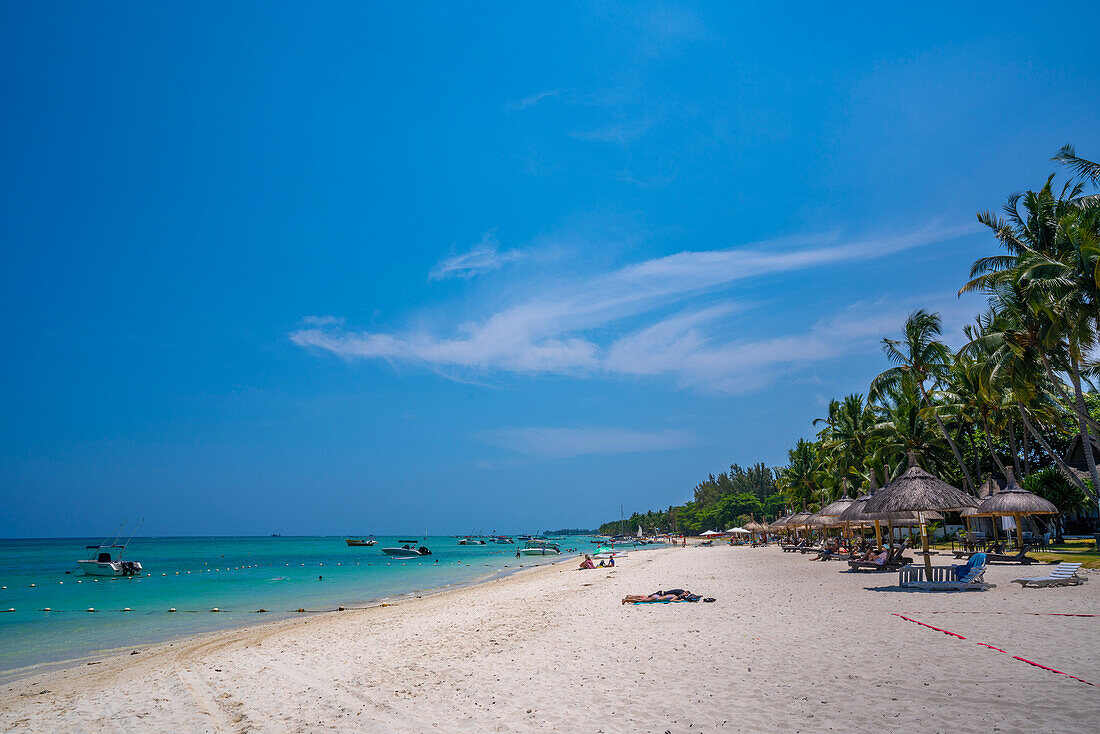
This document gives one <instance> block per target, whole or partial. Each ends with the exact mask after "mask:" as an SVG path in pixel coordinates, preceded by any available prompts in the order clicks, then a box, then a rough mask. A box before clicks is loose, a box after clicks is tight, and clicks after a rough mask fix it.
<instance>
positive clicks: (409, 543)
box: [382, 540, 432, 559]
mask: <svg viewBox="0 0 1100 734" xmlns="http://www.w3.org/2000/svg"><path fill="white" fill-rule="evenodd" d="M398 542H400V543H404V545H402V546H401V547H399V548H398V547H394V548H383V549H382V552H383V553H385V554H386V555H387V556H390V557H391V558H401V559H405V558H421V557H423V556H430V555H431V554H432V552H431V551H430V550H428V549H427V548H426V547H425V546H423V545H421V546H420V547H419V548H417V547H415V546H416V544H417V543H418V542H420V541H417V540H401V541H398Z"/></svg>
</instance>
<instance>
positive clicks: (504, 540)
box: [490, 535, 515, 545]
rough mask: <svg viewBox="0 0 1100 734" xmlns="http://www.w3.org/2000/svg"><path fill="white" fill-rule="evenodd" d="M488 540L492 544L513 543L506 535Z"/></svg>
mask: <svg viewBox="0 0 1100 734" xmlns="http://www.w3.org/2000/svg"><path fill="white" fill-rule="evenodd" d="M490 540H491V541H493V542H494V543H504V544H506V545H512V544H513V543H514V542H515V541H513V540H512V539H511V538H509V537H508V536H507V535H498V536H496V537H495V538H490Z"/></svg>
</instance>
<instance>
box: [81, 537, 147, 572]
mask: <svg viewBox="0 0 1100 734" xmlns="http://www.w3.org/2000/svg"><path fill="white" fill-rule="evenodd" d="M84 547H85V548H86V549H87V550H90V551H94V552H93V553H92V556H91V558H87V559H85V560H82V561H77V562H76V565H78V566H80V570H81V571H83V572H84V574H85V575H87V576H137V575H139V574H140V573H141V564H140V563H138V562H137V561H124V560H122V552H123V551H124V550H126V546H124V545H87V546H84Z"/></svg>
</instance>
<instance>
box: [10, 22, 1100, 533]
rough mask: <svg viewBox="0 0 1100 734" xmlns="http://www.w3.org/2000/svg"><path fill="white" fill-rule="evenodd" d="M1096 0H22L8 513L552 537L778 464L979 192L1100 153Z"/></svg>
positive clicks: (45, 521) (933, 286)
mask: <svg viewBox="0 0 1100 734" xmlns="http://www.w3.org/2000/svg"><path fill="white" fill-rule="evenodd" d="M1097 15H1098V13H1097V11H1096V10H1094V9H1092V8H1091V6H1087V5H1082V6H1079V7H1078V8H1076V9H1075V10H1074V11H1072V12H1069V11H1062V12H1059V13H1043V14H1037V13H1035V12H1034V6H1033V5H1032V4H1026V5H1025V4H1011V3H1010V4H1005V3H997V4H991V5H989V6H984V7H983V6H979V5H973V6H971V5H969V4H956V5H953V6H950V7H949V8H948V7H942V8H938V9H937V8H926V9H922V10H921V11H920V12H917V11H916V10H911V9H901V10H899V9H897V8H886V7H867V6H864V7H860V8H853V9H848V8H844V7H838V6H835V5H830V6H821V5H820V4H807V5H805V6H804V7H802V8H797V9H785V10H782V11H772V12H769V11H764V10H759V9H753V8H745V7H737V6H735V5H734V4H731V3H714V4H700V5H681V4H675V5H673V4H641V5H636V4H629V5H616V4H613V3H606V4H566V3H554V4H550V5H546V6H541V7H530V6H528V5H527V4H515V5H511V6H510V5H502V4H500V3H490V4H474V3H461V4H457V3H456V4H442V3H441V4H436V5H426V6H424V5H422V6H418V7H416V8H402V7H387V6H382V5H368V4H366V3H348V4H339V3H324V4H310V5H300V4H280V3H266V2H265V3H252V4H246V3H240V4H233V5H232V7H225V6H223V4H216V3H211V4H201V3H194V4H187V5H186V6H182V5H178V4H164V3H146V4H141V5H131V6H126V7H112V8H109V9H107V8H105V7H104V6H101V5H100V6H94V5H93V6H89V5H87V4H84V3H54V4H17V3H7V4H5V5H4V6H3V7H2V8H0V36H2V41H3V43H2V45H0V61H2V68H3V69H4V71H3V73H2V75H0V84H2V85H3V99H4V105H3V107H2V109H0V133H2V135H0V156H2V161H3V166H2V168H0V170H2V172H3V173H2V175H0V188H2V190H0V194H2V196H0V207H2V215H0V242H2V248H3V250H2V262H0V309H2V313H3V317H4V324H5V339H4V342H5V350H4V352H5V356H4V359H3V360H0V413H2V415H3V416H4V420H3V422H2V424H0V503H2V510H3V512H0V536H62V535H78V534H85V533H87V534H92V535H96V534H102V533H103V532H106V531H107V530H109V529H110V528H111V527H114V526H115V525H116V524H117V522H118V521H119V520H120V519H121V518H123V517H130V518H131V522H134V521H136V519H137V518H141V517H144V518H145V525H144V529H143V532H148V533H152V534H231V533H241V534H255V533H267V532H271V531H273V530H280V531H282V532H283V533H285V534H291V533H303V534H304V533H343V532H377V533H383V532H386V531H393V532H400V531H414V530H424V529H426V530H428V531H429V532H440V533H457V532H469V531H472V530H474V529H477V528H481V529H484V530H486V531H488V530H492V529H497V530H500V531H511V532H521V531H533V530H537V529H539V528H550V527H557V526H562V525H570V526H575V525H594V524H597V523H598V522H600V521H601V520H606V519H610V518H613V517H616V516H617V515H618V512H619V505H620V504H622V505H624V507H625V508H626V511H627V512H630V511H631V510H644V509H647V508H650V507H658V506H667V505H669V504H675V503H680V502H682V501H684V500H685V499H687V498H688V497H689V496H690V492H691V489H692V487H693V486H694V484H695V483H696V482H697V481H698V480H699V479H701V478H703V477H705V476H706V474H707V473H709V472H717V471H720V470H722V469H723V468H725V467H727V466H728V465H729V464H730V463H731V462H739V463H742V464H747V463H752V462H755V461H766V462H768V463H769V464H776V463H781V462H782V461H783V460H784V458H785V454H786V449H787V448H788V447H789V446H790V445H791V444H792V443H793V442H794V441H795V440H797V438H799V437H800V436H805V435H809V434H810V433H811V425H810V422H811V420H812V419H813V418H814V417H816V416H819V415H821V414H822V412H823V407H824V403H825V402H826V401H827V400H828V399H829V398H830V397H833V396H841V395H844V394H846V393H849V392H853V391H858V392H863V391H865V389H866V385H867V382H868V380H869V378H870V377H871V376H872V375H874V374H875V373H876V372H878V371H880V370H881V369H882V368H883V365H884V363H883V359H882V357H881V355H880V352H879V348H878V340H879V339H880V338H881V337H882V336H884V335H888V334H892V333H893V332H894V331H896V330H897V327H898V325H899V324H900V323H901V321H902V320H903V319H904V317H905V314H906V313H907V312H908V311H910V310H912V309H914V308H917V307H927V308H931V309H934V310H938V311H940V312H942V313H943V315H944V318H945V322H946V323H947V324H948V325H949V326H950V328H951V329H952V330H953V331H957V329H958V327H959V325H961V324H962V323H964V322H965V321H967V320H968V319H969V318H970V316H971V315H972V314H973V313H975V312H976V311H977V310H978V309H979V307H980V303H979V302H977V301H975V300H973V299H969V300H967V299H964V300H959V299H958V298H956V297H955V292H956V290H957V288H958V286H959V284H960V282H961V281H962V280H963V278H964V276H965V274H966V268H967V266H968V265H969V263H970V262H971V261H972V260H973V259H974V258H975V257H977V256H979V255H981V254H985V253H988V252H990V251H991V250H992V249H993V247H994V245H993V242H992V241H991V238H990V237H989V236H988V235H986V234H984V233H982V232H981V231H980V230H979V228H978V226H977V224H976V222H975V219H974V213H975V212H976V211H978V210H981V209H987V208H995V207H997V206H999V205H1000V203H1001V202H1002V201H1003V200H1004V198H1005V197H1006V196H1007V195H1008V194H1010V193H1011V192H1013V191H1017V190H1020V189H1023V188H1025V187H1029V186H1030V187H1034V186H1037V185H1039V184H1041V182H1042V180H1043V178H1044V177H1045V176H1046V175H1047V174H1048V173H1050V172H1052V171H1054V170H1055V165H1054V164H1053V163H1051V162H1050V161H1049V158H1050V156H1051V155H1052V154H1053V153H1054V152H1055V151H1056V150H1057V149H1058V148H1059V147H1060V146H1061V145H1062V144H1063V143H1066V142H1072V143H1074V144H1076V146H1077V148H1078V151H1079V152H1081V153H1082V154H1084V155H1086V156H1089V155H1091V156H1093V157H1095V156H1096V155H1100V135H1098V131H1100V75H1098V74H1097V71H1096V63H1095V58H1094V54H1092V52H1091V46H1090V44H1089V43H1088V42H1087V41H1088V38H1087V31H1086V30H1085V29H1089V28H1093V27H1096V25H1097V21H1098V20H1100V18H1098V17H1097ZM1074 29H1080V33H1081V37H1080V38H1074V37H1073V33H1074Z"/></svg>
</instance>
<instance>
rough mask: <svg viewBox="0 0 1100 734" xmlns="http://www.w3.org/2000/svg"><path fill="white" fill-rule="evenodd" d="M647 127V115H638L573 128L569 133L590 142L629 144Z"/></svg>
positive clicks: (648, 122)
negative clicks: (593, 126)
mask: <svg viewBox="0 0 1100 734" xmlns="http://www.w3.org/2000/svg"><path fill="white" fill-rule="evenodd" d="M649 128H650V121H649V117H648V116H640V117H635V118H627V119H623V120H620V121H618V122H613V123H609V124H606V125H601V126H599V127H595V128H592V129H591V130H574V131H573V132H571V133H569V134H570V135H571V136H572V137H574V138H576V139H577V140H585V141H588V142H592V143H614V144H616V145H630V144H631V143H634V142H636V141H638V140H640V139H641V138H642V137H643V136H644V135H645V134H646V133H647V132H648V131H649Z"/></svg>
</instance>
